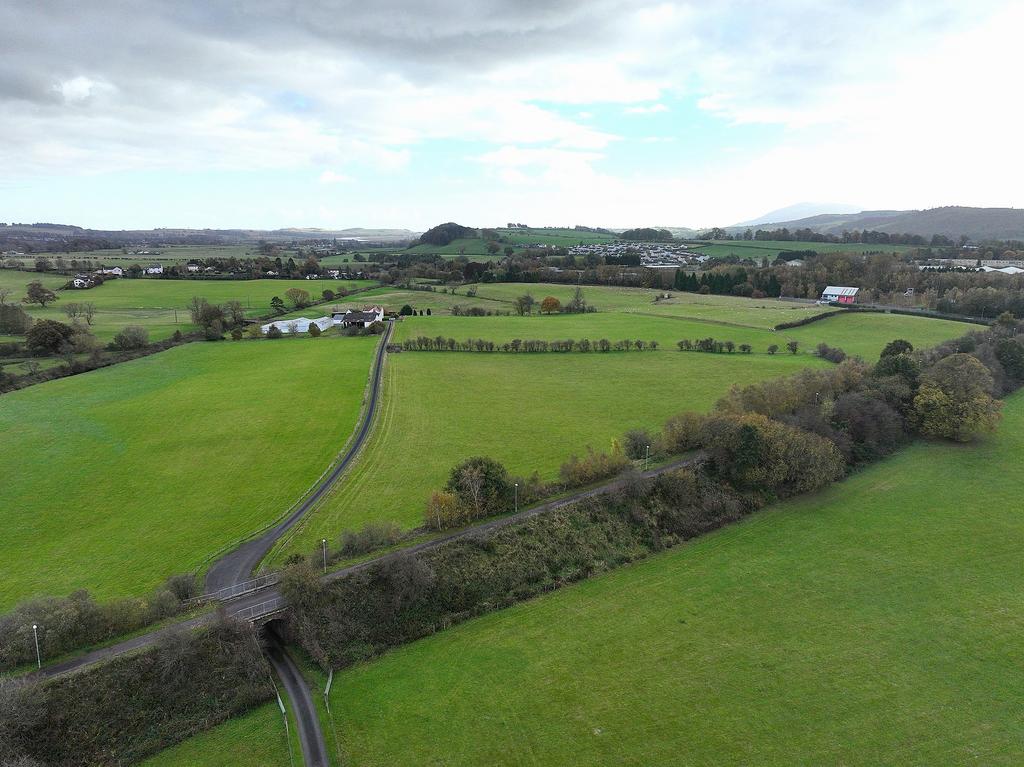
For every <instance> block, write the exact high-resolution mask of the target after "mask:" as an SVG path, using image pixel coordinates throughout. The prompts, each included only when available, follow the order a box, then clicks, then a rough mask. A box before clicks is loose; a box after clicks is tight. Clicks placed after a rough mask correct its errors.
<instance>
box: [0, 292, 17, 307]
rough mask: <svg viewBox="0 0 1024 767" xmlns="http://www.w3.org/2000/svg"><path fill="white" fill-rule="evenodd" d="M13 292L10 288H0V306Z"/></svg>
mask: <svg viewBox="0 0 1024 767" xmlns="http://www.w3.org/2000/svg"><path fill="white" fill-rule="evenodd" d="M13 292H14V291H12V290H11V289H10V288H0V306H3V305H4V304H6V303H7V299H8V298H10V296H11V293H13Z"/></svg>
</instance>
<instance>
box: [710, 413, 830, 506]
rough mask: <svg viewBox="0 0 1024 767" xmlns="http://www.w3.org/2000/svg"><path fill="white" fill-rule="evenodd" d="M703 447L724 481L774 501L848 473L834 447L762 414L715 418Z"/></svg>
mask: <svg viewBox="0 0 1024 767" xmlns="http://www.w3.org/2000/svg"><path fill="white" fill-rule="evenodd" d="M701 443H702V444H703V445H704V447H705V449H706V450H708V452H709V454H710V456H711V461H712V464H713V467H714V469H715V471H716V472H717V473H718V474H719V475H720V476H722V477H723V478H725V479H727V480H728V481H729V482H732V483H733V484H734V485H736V486H737V487H739V488H744V489H749V490H755V491H759V492H762V493H765V494H767V495H769V496H777V497H780V498H781V497H786V496H790V495H796V494H799V493H804V492H808V491H810V490H815V489H817V488H819V487H822V486H823V485H826V484H828V483H829V482H832V481H834V480H836V479H838V478H839V477H841V476H842V475H843V472H844V461H843V458H842V456H841V455H840V453H839V451H838V450H837V449H836V446H835V445H833V444H832V443H831V442H829V441H828V440H826V439H824V438H822V437H819V436H818V435H816V434H809V433H807V432H805V431H802V430H800V429H796V428H794V427H791V426H787V425H785V424H782V423H779V422H778V421H773V420H771V419H769V418H767V417H765V416H763V415H760V414H755V413H748V414H744V415H713V416H709V417H708V419H707V420H706V421H705V422H704V427H703V428H702V430H701Z"/></svg>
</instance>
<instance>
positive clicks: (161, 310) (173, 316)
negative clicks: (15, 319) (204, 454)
mask: <svg viewBox="0 0 1024 767" xmlns="http://www.w3.org/2000/svg"><path fill="white" fill-rule="evenodd" d="M35 279H40V281H41V282H43V284H44V285H46V286H47V287H49V288H50V289H52V290H56V289H57V288H58V287H60V286H61V285H63V284H64V283H65V282H66V281H67V280H66V278H65V277H54V276H48V275H37V274H36V273H35V272H15V271H6V270H4V271H0V286H4V287H10V288H12V289H14V291H15V293H14V294H13V295H12V296H11V298H12V299H13V300H20V299H21V297H22V296H23V295H24V293H25V286H26V285H28V283H29V282H32V281H33V280H35ZM373 284H374V283H373V282H371V281H367V280H162V279H149V278H146V279H137V280H128V279H118V280H111V281H110V282H106V283H104V284H103V285H100V286H99V287H96V288H92V289H90V290H63V291H58V292H57V296H58V300H57V301H55V302H54V303H52V304H50V305H49V306H47V307H46V308H45V309H41V308H39V307H38V306H31V307H28V306H26V307H25V308H26V311H28V313H29V314H31V315H32V316H33V317H38V318H45V319H51V320H59V321H61V322H67V321H68V318H67V316H66V315H65V314H64V311H63V310H62V309H61V305H62V304H67V303H71V302H86V301H88V302H91V303H93V304H95V305H96V316H95V318H94V320H93V325H92V331H93V333H94V334H95V335H96V337H97V338H99V339H100V340H101V341H109V340H110V339H111V338H113V336H114V335H115V334H116V333H117V332H118V331H119V330H121V329H122V328H123V327H125V326H126V325H141V326H143V327H145V328H146V329H147V330H149V336H150V339H151V340H154V341H155V340H159V339H161V338H167V337H168V336H171V335H173V333H174V331H175V330H181V331H182V332H183V333H184V332H188V331H191V330H194V326H193V325H192V323H191V321H190V318H189V313H188V302H189V301H190V300H191V298H192V297H193V296H202V297H203V298H206V299H207V300H208V301H209V302H210V303H217V304H221V303H224V302H226V301H232V300H234V301H241V302H242V304H243V305H244V306H245V307H246V311H247V314H248V315H250V316H260V315H265V314H269V313H270V299H271V298H273V297H274V296H279V297H280V298H281V299H282V300H285V301H287V299H286V298H285V295H284V293H285V291H286V290H288V289H289V288H301V289H302V290H306V291H308V292H309V293H310V294H311V295H312V296H314V297H315V298H319V297H320V293H321V292H322V291H323V290H325V289H328V288H329V289H331V290H335V291H337V290H342V289H343V290H354V289H356V288H360V287H367V286H369V285H373ZM308 311H317V310H316V308H311V309H309V310H308Z"/></svg>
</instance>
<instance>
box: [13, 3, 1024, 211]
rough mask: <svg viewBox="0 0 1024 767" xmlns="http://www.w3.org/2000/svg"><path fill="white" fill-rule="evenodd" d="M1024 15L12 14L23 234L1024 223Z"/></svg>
mask: <svg viewBox="0 0 1024 767" xmlns="http://www.w3.org/2000/svg"><path fill="white" fill-rule="evenodd" d="M1021 29H1024V3H1021V2H995V1H989V0H972V2H970V3H968V2H963V0H955V1H947V0H927V2H900V1H899V0H861V1H860V2H829V1H828V0H802V1H796V0H778V1H776V2H771V3H765V2H753V1H751V2H741V1H736V2H731V1H724V2H715V1H714V0H703V1H702V2H699V3H683V2H644V1H643V0H639V1H633V2H619V1H618V0H578V1H577V0H507V1H506V0H432V1H431V2H429V3H427V2H422V0H377V1H376V2H373V3H367V2H360V1H358V0H351V1H350V0H311V1H310V2H299V1H298V0H292V1H290V2H289V1H288V0H246V1H245V2H218V1H217V0H133V2H125V1H124V0H90V1H89V2H87V3H82V2H80V0H67V1H65V0H5V1H4V2H3V3H2V4H0V51H2V55H0V115H2V117H0V221H8V222H15V221H17V222H39V221H48V222H56V223H72V224H78V225H81V226H87V227H92V228H103V229H126V228H127V229H131V228H150V227H161V226H164V227H191V228H205V227H209V228H235V227H239V228H257V229H274V228H279V227H291V226H295V227H322V228H345V227H352V226H361V227H374V228H377V227H394V228H410V229H414V230H423V229H426V228H428V227H430V226H432V225H434V224H437V223H440V222H443V221H449V220H454V221H458V222H460V223H463V224H466V225H471V226H495V225H503V224H504V223H506V222H522V223H526V224H529V225H532V226H555V225H559V226H572V225H576V224H584V225H589V226H607V227H632V226H692V227H706V226H715V225H721V226H725V225H729V224H733V223H736V222H738V221H742V220H746V219H751V218H755V217H757V216H760V215H761V214H763V213H765V212H766V211H769V210H773V209H776V208H781V207H784V206H788V205H792V204H795V203H800V202H806V201H812V202H820V201H828V202H835V203H844V204H846V205H853V206H856V207H857V208H863V209H909V208H929V207H936V206H940V205H954V204H957V205H976V206H999V207H1019V206H1021V204H1022V203H1024V200H1022V199H1021V198H1022V192H1021V189H1022V187H1021V185H1020V183H1019V179H1020V178H1021V176H1022V175H1024V152H1022V151H1021V150H1020V146H1021V139H1020V135H1021V127H1020V126H1021V124H1022V122H1024V120H1022V118H1024V100H1021V99H1020V98H1019V83H1020V79H1021V74H1022V73H1024V64H1022V63H1021V57H1020V53H1019V40H1018V35H1019V31H1020V30H1021Z"/></svg>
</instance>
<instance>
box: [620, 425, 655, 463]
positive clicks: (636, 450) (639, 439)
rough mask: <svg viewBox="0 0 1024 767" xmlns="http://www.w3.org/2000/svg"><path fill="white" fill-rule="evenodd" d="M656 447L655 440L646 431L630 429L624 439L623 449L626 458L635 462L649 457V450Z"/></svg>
mask: <svg viewBox="0 0 1024 767" xmlns="http://www.w3.org/2000/svg"><path fill="white" fill-rule="evenodd" d="M652 445H654V438H653V437H652V436H651V433H650V432H649V431H647V430H646V429H630V430H629V431H627V432H626V433H625V434H624V435H623V437H622V449H623V450H624V451H625V453H626V456H627V457H629V458H632V459H633V460H634V461H636V460H640V459H641V458H643V457H644V456H646V455H647V450H648V449H649V448H650V447H651V446H652Z"/></svg>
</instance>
